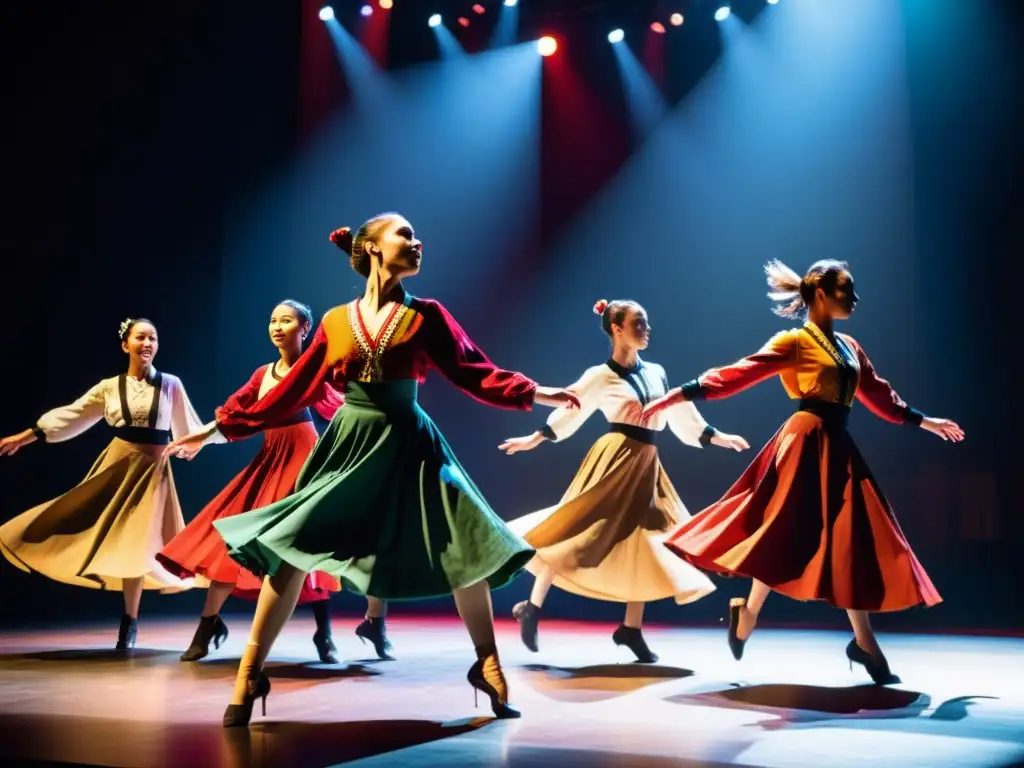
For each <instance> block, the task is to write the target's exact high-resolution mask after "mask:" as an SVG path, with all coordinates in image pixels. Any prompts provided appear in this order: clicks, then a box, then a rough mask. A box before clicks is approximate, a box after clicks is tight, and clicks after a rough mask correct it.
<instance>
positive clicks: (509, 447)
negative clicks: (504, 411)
mask: <svg viewBox="0 0 1024 768" xmlns="http://www.w3.org/2000/svg"><path fill="white" fill-rule="evenodd" d="M602 368H604V366H595V367H594V368H590V369H588V370H587V371H585V372H584V374H583V375H582V376H581V377H580V378H579V380H577V381H576V382H575V383H574V384H571V385H570V386H569V387H567V388H566V391H567V392H569V393H572V394H573V395H575V396H576V398H577V399H578V401H579V406H578V407H576V406H562V407H560V408H557V409H556V410H554V411H552V412H551V414H550V415H549V416H548V418H547V422H546V423H545V424H544V426H543V427H542V428H541V429H538V430H537V431H535V432H533V433H532V434H529V435H526V436H525V437H510V438H508V439H507V440H506V441H505V442H503V443H502V444H501V445H499V446H498V449H499V450H502V451H504V452H505V453H507V454H510V455H511V454H513V453H518V452H519V451H529V450H531V449H533V448H536V447H537V446H538V445H540V444H541V443H543V442H544V441H545V440H551V441H552V442H557V441H559V440H565V439H566V438H567V437H571V436H572V435H573V434H574V433H575V432H576V430H578V429H579V428H580V427H581V426H583V423H584V422H585V421H586V420H587V419H589V418H590V416H591V415H592V414H593V413H594V411H596V410H597V408H598V407H599V406H600V405H601V394H602V392H603V391H604V390H603V387H602V381H603V376H602Z"/></svg>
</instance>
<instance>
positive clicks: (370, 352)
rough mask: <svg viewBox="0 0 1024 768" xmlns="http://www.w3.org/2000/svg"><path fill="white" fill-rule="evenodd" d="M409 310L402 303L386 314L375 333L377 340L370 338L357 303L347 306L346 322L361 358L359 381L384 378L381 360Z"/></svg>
mask: <svg viewBox="0 0 1024 768" xmlns="http://www.w3.org/2000/svg"><path fill="white" fill-rule="evenodd" d="M408 311H409V308H408V307H407V306H405V304H403V303H396V304H395V305H394V307H392V309H391V312H390V313H389V314H388V317H387V320H385V321H384V325H382V326H381V327H380V329H379V330H378V331H377V338H375V339H374V338H371V337H370V334H369V331H368V330H367V328H366V325H365V324H364V323H363V318H362V315H361V314H360V312H359V301H358V300H356V301H353V302H350V303H349V305H348V322H349V325H350V326H351V328H352V337H353V338H354V339H355V341H356V344H357V345H358V347H359V352H360V354H361V355H362V358H363V367H362V369H361V370H360V372H359V381H381V380H382V379H383V378H384V368H383V359H384V353H385V352H386V351H387V349H388V347H389V346H390V345H391V342H392V341H393V340H394V338H395V332H396V331H397V330H398V327H399V326H400V325H401V324H402V320H403V319H404V318H405V315H406V313H407V312H408Z"/></svg>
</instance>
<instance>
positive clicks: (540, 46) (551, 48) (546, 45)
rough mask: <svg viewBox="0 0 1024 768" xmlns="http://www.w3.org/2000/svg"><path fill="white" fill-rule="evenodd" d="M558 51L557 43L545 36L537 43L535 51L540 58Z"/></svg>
mask: <svg viewBox="0 0 1024 768" xmlns="http://www.w3.org/2000/svg"><path fill="white" fill-rule="evenodd" d="M557 50H558V41H557V40H555V38H553V37H551V36H550V35H545V36H544V37H542V38H541V39H540V40H538V41H537V51H538V52H539V53H540V55H541V56H550V55H551V54H553V53H554V52H555V51H557Z"/></svg>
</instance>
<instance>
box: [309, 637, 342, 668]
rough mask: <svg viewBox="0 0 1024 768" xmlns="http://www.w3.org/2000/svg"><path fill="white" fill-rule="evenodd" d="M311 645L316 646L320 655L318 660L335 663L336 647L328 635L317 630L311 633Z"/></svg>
mask: <svg viewBox="0 0 1024 768" xmlns="http://www.w3.org/2000/svg"><path fill="white" fill-rule="evenodd" d="M313 645H315V646H316V652H317V654H318V655H319V656H320V661H321V662H322V663H323V664H337V663H338V657H337V655H336V654H337V652H338V649H337V648H336V647H335V646H334V640H333V639H331V636H330V635H325V634H323V633H321V632H317V633H316V634H314V635H313Z"/></svg>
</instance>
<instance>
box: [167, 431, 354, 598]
mask: <svg viewBox="0 0 1024 768" xmlns="http://www.w3.org/2000/svg"><path fill="white" fill-rule="evenodd" d="M316 441H317V433H316V429H314V427H313V425H312V424H311V423H310V422H308V421H305V422H301V423H298V424H292V425H290V426H287V427H277V428H275V429H268V430H266V431H265V432H264V433H263V447H262V448H261V449H260V451H259V453H257V454H256V456H255V457H254V458H253V460H252V461H251V462H250V463H249V466H247V467H246V468H245V469H243V470H242V471H241V472H240V473H238V475H236V476H235V478H234V479H233V480H232V481H231V482H230V483H228V484H227V486H226V487H225V488H224V490H223V491H221V492H220V493H219V494H217V496H216V497H215V498H214V499H213V500H212V501H211V502H210V503H209V504H207V505H206V507H205V508H204V509H203V511H202V512H200V513H199V514H198V515H197V516H196V518H195V519H194V520H192V521H191V522H190V523H189V524H188V525H186V526H185V529H184V530H183V531H182V532H181V533H179V534H178V535H177V536H175V537H174V538H173V539H172V540H171V541H170V543H169V544H167V546H165V547H164V548H163V549H162V550H161V551H160V553H159V554H158V555H157V556H156V557H157V560H159V561H160V564H161V565H163V566H164V568H166V569H167V570H168V571H170V572H171V573H173V574H175V575H177V576H179V577H180V578H186V577H189V576H198V577H202V578H205V579H207V580H209V581H220V582H226V583H228V584H234V585H235V589H234V590H233V591H232V594H233V595H235V596H237V597H244V598H247V599H251V600H255V599H256V597H257V596H258V595H259V592H260V587H261V586H262V584H263V579H262V578H261V577H260V576H258V575H256V574H254V573H252V572H251V571H248V570H246V569H245V568H243V567H242V566H240V565H239V564H238V563H236V562H235V561H234V560H232V559H231V556H230V555H228V550H227V547H226V546H225V544H224V540H223V539H222V538H221V537H220V534H219V533H218V532H217V529H216V528H214V527H213V522H214V520H221V519H223V518H225V517H232V516H234V515H238V514H241V513H242V512H248V511H249V510H251V509H256V508H258V507H265V506H266V505H268V504H272V503H273V502H275V501H279V500H280V499H283V498H284V497H285V496H287V495H288V494H290V493H291V492H292V490H293V488H294V487H295V479H296V478H297V477H298V475H299V472H300V471H301V470H302V466H303V465H304V464H305V463H306V458H307V457H308V456H309V454H310V453H311V452H312V450H313V446H314V445H316ZM340 589H341V583H340V582H339V581H338V580H337V579H336V578H334V577H333V576H331V575H329V574H326V573H320V572H319V571H314V572H312V573H310V574H309V575H308V576H307V577H306V581H305V583H304V584H303V585H302V592H301V593H300V594H299V602H300V603H308V602H313V601H316V600H323V599H324V598H325V597H327V593H328V592H337V591H339V590H340Z"/></svg>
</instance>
